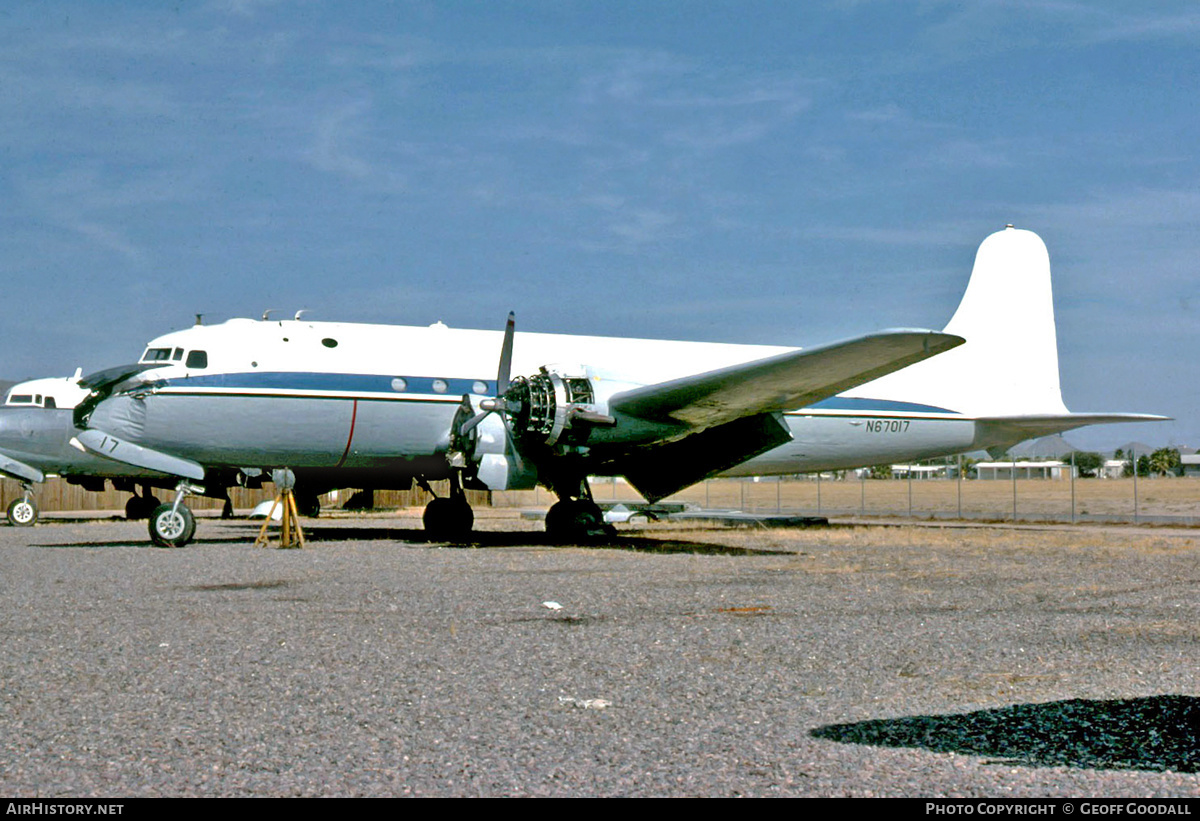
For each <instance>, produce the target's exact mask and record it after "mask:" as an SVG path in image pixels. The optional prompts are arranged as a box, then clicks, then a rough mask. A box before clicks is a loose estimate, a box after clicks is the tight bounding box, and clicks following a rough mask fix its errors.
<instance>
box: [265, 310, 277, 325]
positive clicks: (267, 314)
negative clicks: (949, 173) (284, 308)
mask: <svg viewBox="0 0 1200 821" xmlns="http://www.w3.org/2000/svg"><path fill="white" fill-rule="evenodd" d="M278 310H279V309H278V308H267V310H265V311H263V315H262V321H263V322H266V321H267V320H268V319H270V318H271V314H273V313H275V312H276V311H278Z"/></svg>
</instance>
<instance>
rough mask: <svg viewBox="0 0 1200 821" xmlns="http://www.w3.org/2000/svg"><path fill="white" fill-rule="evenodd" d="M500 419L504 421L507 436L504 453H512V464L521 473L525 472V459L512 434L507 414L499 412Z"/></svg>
mask: <svg viewBox="0 0 1200 821" xmlns="http://www.w3.org/2000/svg"><path fill="white" fill-rule="evenodd" d="M500 421H501V422H503V423H504V433H505V434H506V435H507V436H508V440H507V442H508V446H507V447H506V448H505V451H506V453H509V454H512V459H513V465H514V466H515V467H516V468H517V470H519V471H520V472H521V473H524V472H525V460H524V459H522V458H521V451H520V449H519V448H518V447H517V439H516V436H515V435H514V434H513V429H512V425H511V424H510V423H509V421H508V414H506V413H502V414H500Z"/></svg>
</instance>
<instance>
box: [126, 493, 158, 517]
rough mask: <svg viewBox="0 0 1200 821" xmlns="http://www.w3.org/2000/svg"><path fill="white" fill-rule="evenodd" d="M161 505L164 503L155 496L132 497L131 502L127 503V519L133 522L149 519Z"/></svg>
mask: <svg viewBox="0 0 1200 821" xmlns="http://www.w3.org/2000/svg"><path fill="white" fill-rule="evenodd" d="M161 504H162V502H160V501H158V499H156V498H154V497H153V496H130V497H129V500H128V501H126V502H125V518H126V519H128V520H130V521H131V522H136V521H139V520H141V519H148V518H150V514H151V513H153V512H154V509H155V508H156V507H158V506H159V505H161Z"/></svg>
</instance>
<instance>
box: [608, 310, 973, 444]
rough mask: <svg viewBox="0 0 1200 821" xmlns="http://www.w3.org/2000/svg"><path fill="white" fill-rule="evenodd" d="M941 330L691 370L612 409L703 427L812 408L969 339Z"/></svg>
mask: <svg viewBox="0 0 1200 821" xmlns="http://www.w3.org/2000/svg"><path fill="white" fill-rule="evenodd" d="M965 341H966V340H964V339H963V338H962V337H961V336H954V335H953V334H944V333H939V332H937V331H923V330H909V329H902V330H890V331H880V332H878V333H873V334H868V335H867V336H862V337H858V338H856V339H849V340H846V341H843V342H834V343H832V344H829V345H822V346H820V347H816V348H805V349H802V350H797V351H789V352H788V353H784V354H779V355H777V356H772V357H768V358H767V359H759V360H756V361H754V362H747V363H743V364H740V365H733V366H731V367H728V368H721V369H719V370H715V371H708V372H707V373H701V374H696V375H693V376H685V377H683V378H681V379H674V380H671V381H669V382H660V383H658V384H655V385H647V386H645V387H641V388H634V389H633V390H629V391H625V392H623V393H619V394H616V395H615V396H613V397H612V398H611V399H610V400H609V408H610V411H612V412H616V413H621V414H626V415H628V416H633V417H637V418H640V419H645V420H647V421H652V422H662V423H667V424H672V423H673V424H681V423H682V424H684V425H687V426H690V427H692V428H695V429H697V430H704V429H707V428H712V427H716V426H718V425H723V424H725V423H727V422H732V421H734V420H737V419H741V418H743V417H747V416H754V415H756V414H762V413H774V412H779V411H785V410H795V409H797V408H803V407H807V406H808V405H811V404H813V403H814V402H819V401H820V400H822V399H825V398H827V397H830V396H833V395H835V394H838V393H841V392H842V391H845V390H849V389H850V388H852V387H854V386H856V385H861V384H863V383H865V382H870V381H871V380H872V379H877V378H878V377H880V376H883V375H884V374H888V373H891V372H892V371H898V370H900V369H901V368H905V367H907V366H909V365H911V364H913V363H914V362H920V361H921V360H922V359H928V358H929V357H931V356H935V355H936V354H939V353H942V352H943V351H948V350H950V349H951V348H955V347H957V346H959V345H961V344H962V343H963V342H965Z"/></svg>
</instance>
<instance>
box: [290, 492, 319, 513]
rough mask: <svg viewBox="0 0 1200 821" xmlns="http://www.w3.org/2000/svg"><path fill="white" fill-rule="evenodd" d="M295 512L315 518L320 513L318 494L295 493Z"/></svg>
mask: <svg viewBox="0 0 1200 821" xmlns="http://www.w3.org/2000/svg"><path fill="white" fill-rule="evenodd" d="M295 498H296V508H297V510H296V512H297V513H299V514H300V515H301V516H307V517H309V518H310V519H315V518H317V517H318V516H320V515H321V499H320V497H318V496H300V495H298V494H297V495H296V497H295Z"/></svg>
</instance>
